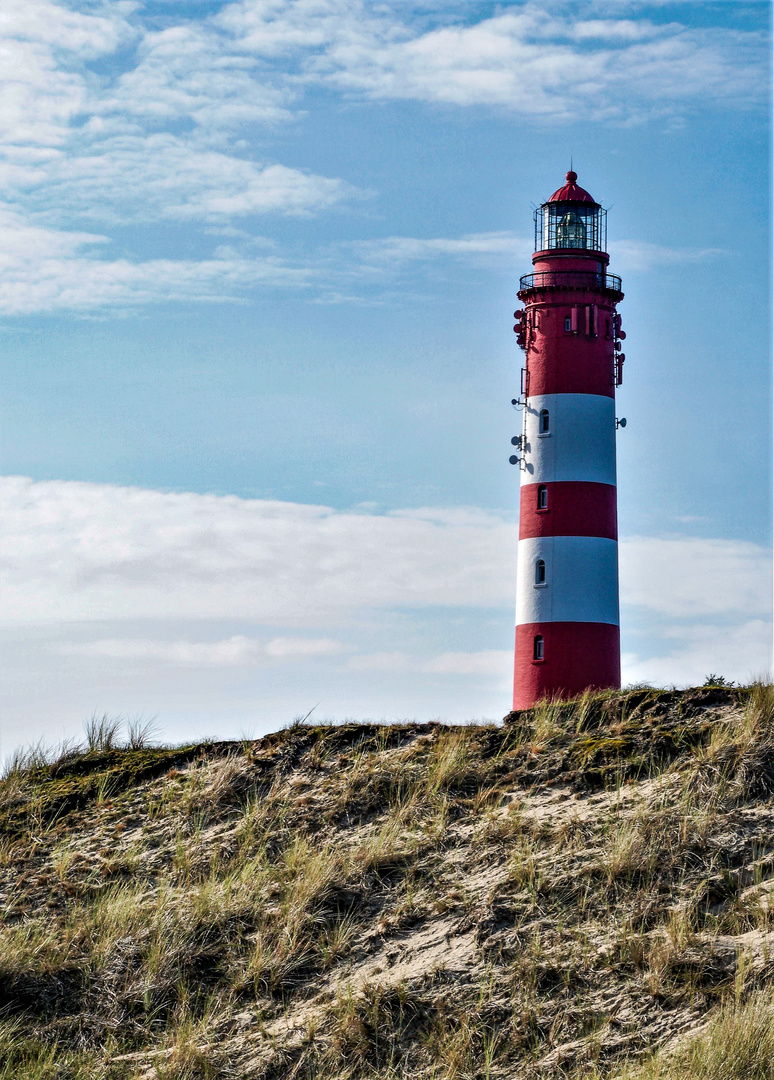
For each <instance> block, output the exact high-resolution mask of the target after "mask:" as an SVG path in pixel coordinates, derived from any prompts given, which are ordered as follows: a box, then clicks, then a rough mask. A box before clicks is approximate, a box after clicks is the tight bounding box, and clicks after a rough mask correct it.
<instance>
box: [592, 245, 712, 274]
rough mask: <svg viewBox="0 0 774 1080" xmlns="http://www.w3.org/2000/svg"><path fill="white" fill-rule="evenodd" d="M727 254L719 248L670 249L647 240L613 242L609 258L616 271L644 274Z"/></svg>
mask: <svg viewBox="0 0 774 1080" xmlns="http://www.w3.org/2000/svg"><path fill="white" fill-rule="evenodd" d="M725 254H727V252H725V251H723V250H722V249H721V248H670V247H666V246H665V245H664V244H653V243H651V242H650V241H647V240H614V241H612V242H611V244H610V257H611V260H612V263H613V264H614V265H615V268H616V269H617V270H621V271H633V272H635V273H636V272H646V271H648V270H652V269H653V268H654V267H655V268H663V267H664V266H668V265H670V264H675V263H677V264H679V263H692V262H704V260H705V259H716V258H719V257H720V256H721V255H725Z"/></svg>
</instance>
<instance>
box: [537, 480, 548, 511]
mask: <svg viewBox="0 0 774 1080" xmlns="http://www.w3.org/2000/svg"><path fill="white" fill-rule="evenodd" d="M537 508H538V510H547V509H548V488H547V487H546V485H545V484H538V489H537Z"/></svg>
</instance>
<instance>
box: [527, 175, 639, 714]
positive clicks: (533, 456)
mask: <svg viewBox="0 0 774 1080" xmlns="http://www.w3.org/2000/svg"><path fill="white" fill-rule="evenodd" d="M576 180H577V176H576V174H575V173H574V172H569V173H567V183H566V185H565V186H564V187H563V188H560V190H559V191H557V192H555V193H554V194H553V195H552V196H551V198H550V199H549V200H548V201H547V202H545V203H543V205H542V206H541V207H540V208H539V209H538V210H537V211H536V212H535V254H534V255H533V258H532V262H533V264H534V272H533V273H532V274H528V275H526V276H525V277H523V278H522V279H521V287H520V289H519V299H520V300H521V301H522V302H523V304H524V310H523V312H520V313H517V316H518V318H519V320H520V321H519V323H518V324H517V327H516V329H517V331H518V333H519V344H520V345H521V347H522V348H523V349H524V351H525V353H526V363H525V369H524V373H523V383H522V386H523V391H524V399H523V408H524V428H523V432H522V435H521V439H520V442H521V451H522V453H521V457H520V458H515V459H512V460H517V461H518V463H519V465H520V467H521V511H520V525H519V567H518V580H517V597H516V651H515V664H514V688H513V707H514V709H524V708H528V707H529V706H531V705H533V704H535V702H537V701H539V700H541V699H543V698H551V697H565V698H566V697H571V696H574V695H576V694H579V693H581V692H582V691H583V690H585V689H588V688H591V687H594V688H601V687H617V686H620V683H621V670H620V640H619V626H618V622H619V617H618V544H617V539H618V529H617V521H616V518H617V514H616V475H615V474H616V469H615V431H616V419H615V387H616V384H617V381H618V378H619V376H620V370H621V362H622V360H623V357H622V356H621V357H620V360H619V356H620V353H619V350H620V341H619V339H618V332H619V330H620V318H619V316H618V314H617V312H616V304H617V303H618V302H619V301H620V300H622V299H623V293H622V292H621V280H620V278H617V277H614V276H613V275H611V274H609V273H608V272H607V266H608V262H609V257H608V255H607V252H606V246H607V235H606V229H607V226H606V211H605V210H603V209H602V207H601V206H600V205H599V204H598V203H597V202H595V201H594V199H593V198H592V197H591V195H589V193H588V192H587V191H584V190H583V188H581V187H579V186H578V185H577V183H576ZM517 441H519V440H517Z"/></svg>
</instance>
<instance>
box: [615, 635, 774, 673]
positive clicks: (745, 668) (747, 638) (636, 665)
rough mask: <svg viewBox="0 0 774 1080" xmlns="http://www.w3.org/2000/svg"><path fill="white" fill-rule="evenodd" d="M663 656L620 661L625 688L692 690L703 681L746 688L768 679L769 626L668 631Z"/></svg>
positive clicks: (633, 656) (773, 667)
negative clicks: (710, 678)
mask: <svg viewBox="0 0 774 1080" xmlns="http://www.w3.org/2000/svg"><path fill="white" fill-rule="evenodd" d="M664 637H665V639H666V640H665V641H664V642H663V646H667V647H666V648H664V647H662V650H661V651H660V652H659V653H658V654H657V655H656V656H649V657H647V658H644V657H642V656H639V655H636V654H634V653H630V654H628V655H627V654H625V655H624V656H622V657H621V672H622V679H623V682H624V684H626V683H640V682H646V683H652V684H653V685H654V686H672V685H676V686H696V685H697V684H701V683H703V682H704V680H705V679H706V677H707V675H709V674H715V675H723V676H724V677H725V678H726V679H733V680H735V681H736V682H741V683H746V682H749V681H750V680H751V679H753V678H758V677H761V676H764V677H765V676H770V675H771V674H772V672H773V671H774V664H773V663H772V624H771V623H770V622H768V621H766V620H765V619H750V620H747V621H745V622H742V623H740V624H738V625H734V626H727V625H716V624H712V623H709V624H704V625H693V626H680V627H673V628H671V629H668V630H667V631H666V632H665V634H664Z"/></svg>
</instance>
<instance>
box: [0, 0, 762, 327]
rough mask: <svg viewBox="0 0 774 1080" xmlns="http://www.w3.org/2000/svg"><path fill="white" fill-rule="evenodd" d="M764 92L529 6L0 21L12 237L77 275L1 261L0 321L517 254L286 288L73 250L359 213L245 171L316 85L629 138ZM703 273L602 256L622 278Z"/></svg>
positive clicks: (425, 251)
mask: <svg viewBox="0 0 774 1080" xmlns="http://www.w3.org/2000/svg"><path fill="white" fill-rule="evenodd" d="M632 10H634V9H632ZM623 14H624V15H626V11H625V9H624V12H623ZM92 61H98V65H97V66H96V67H95V66H93V65H91V62H92ZM766 85H767V67H766V51H765V44H764V42H763V41H762V39H761V37H760V35H756V34H753V33H743V32H741V31H739V32H737V31H733V30H729V29H728V28H723V29H721V28H714V29H713V28H711V27H710V28H704V29H701V28H690V27H686V26H684V25H681V24H679V23H677V22H672V23H667V24H655V23H653V22H651V21H649V20H648V19H647V18H642V17H631V16H627V17H621V12H620V11H615V10H612V9H611V10H608V11H606V10H605V9H604V5H603V6H600V5H599V4H593V5H592V4H589V5H588V7H586V8H582V9H577V8H571V7H568V6H567V5H564V4H556V3H554V4H550V5H546V4H541V5H538V4H536V3H533V2H527V3H523V4H520V5H518V6H513V5H512V6H510V7H506V8H505V9H503V10H500V11H498V12H497V13H496V14H495V15H494V16H492V17H490V18H478V19H476V18H475V17H474V13H473V9H465V10H464V11H457V12H454V11H452V12H450V11H448V10H446V9H443V8H441V7H438V8H437V9H433V8H432V7H431V8H430V9H428V11H427V12H426V13H425V15H424V16H423V17H422V18H421V19H419V18H414V17H413V16H412V15H411V14H410V13H409V12H408V11H407V9H406V8H405V7H402V6H399V5H393V6H390V5H389V4H387V5H378V6H375V5H371V4H367V3H363V2H362V0H241V2H237V3H233V4H227V5H225V6H224V7H222V8H220V10H219V11H217V12H216V13H214V14H212V15H206V14H201V15H198V16H197V15H193V16H192V15H191V14H190V13H189V14H188V15H187V16H183V15H179V16H173V17H171V18H170V19H169V20H168V21H167V24H166V25H165V26H164V27H163V28H161V29H159V28H158V27H157V26H155V25H152V24H151V23H150V22H149V20H148V16H147V14H146V12H145V10H144V9H143V8H142V7H140V6H138V5H137V4H135V3H133V2H126V3H124V2H119V0H113V2H111V3H102V4H100V3H95V4H89V5H80V4H76V3H75V2H74V0H70V2H68V0H4V2H3V5H2V10H1V11H0V186H1V187H2V190H3V192H4V197H5V198H6V199H7V200H8V202H9V204H14V206H15V211H16V214H17V218H18V220H19V222H21V226H20V227H21V228H29V229H35V228H38V229H40V228H43V227H45V228H47V229H49V230H58V232H59V235H58V236H57V237H56V238H55V242H56V243H58V244H60V245H63V244H64V245H66V244H67V243H68V241H67V240H66V239H63V236H65V237H66V236H67V235H69V236H70V237H71V240H70V241H69V242H70V244H71V246H72V247H74V248H77V249H78V256H77V258H76V257H75V256H74V255H73V254H71V255H70V256H69V257H68V260H67V262H66V264H64V263H62V264H60V263H52V262H50V261H47V262H45V263H44V264H43V265H41V267H40V268H39V272H38V273H36V268H35V267H34V265H33V264H32V260H31V259H27V258H26V257H25V256H24V254H23V253H22V256H21V258H20V259H18V258H17V256H16V255H15V254H14V251H15V250H16V249H12V253H11V262H12V263H14V265H13V267H12V268H11V272H10V274H9V278H8V281H7V282H6V284H5V287H4V290H3V291H4V295H3V297H2V301H1V304H2V310H4V311H6V312H29V311H41V310H61V309H64V308H67V307H70V308H72V309H75V310H83V309H98V308H100V307H102V306H111V305H116V304H118V305H122V304H137V303H146V302H150V301H153V300H157V299H191V298H194V299H224V298H229V297H234V296H238V295H240V291H241V290H242V289H243V288H246V287H249V286H250V285H253V286H254V285H260V284H276V283H278V282H280V283H286V282H287V281H288V280H289V279H290V278H293V279H294V280H296V281H297V280H298V279H299V278H300V277H303V278H308V277H309V276H310V275H314V274H315V273H316V274H317V275H318V277H319V279H320V281H321V282H322V283H323V284H322V286H321V294H324V295H325V296H326V297H327V298H328V299H336V298H337V297H341V296H342V295H349V294H350V293H351V292H352V287H351V283H352V282H354V281H356V283H357V285H356V289H355V291H356V292H358V293H359V294H362V292H363V288H364V287H367V285H368V283H369V282H371V283H373V282H374V281H375V280H376V279H377V278H378V277H379V275H381V276H382V277H384V276H385V275H388V274H389V273H393V274H396V273H398V272H399V269H400V268H401V267H403V266H405V265H408V264H411V263H417V262H418V261H427V260H430V259H440V258H464V259H468V260H469V261H472V262H473V263H478V264H486V263H487V262H491V261H492V260H493V259H496V258H498V257H511V256H512V257H514V258H516V257H522V256H526V255H527V254H528V253H529V245H528V244H527V243H526V242H525V241H524V240H522V239H521V238H519V237H516V236H513V235H512V234H510V233H507V232H501V233H482V234H472V235H467V236H462V237H457V238H453V237H452V238H445V237H435V238H424V239H419V238H411V237H389V238H387V239H385V240H382V241H376V242H370V243H363V244H360V245H357V244H355V245H350V246H349V249H347V253H348V259H349V261H348V262H347V259H346V258H345V257H344V256H343V255H342V252H344V251H345V248H344V247H343V246H342V247H340V248H339V249H338V252H337V254H335V255H334V256H333V257H331V256H327V257H326V256H324V255H320V254H318V255H317V256H313V257H310V256H309V255H308V253H307V256H306V260H307V266H306V268H302V267H298V266H297V267H295V268H292V267H290V266H288V265H287V264H286V262H283V263H282V264H280V263H279V262H278V261H275V262H274V263H267V262H265V261H264V262H260V263H257V262H255V261H254V260H251V259H241V258H236V259H233V260H225V261H224V260H217V259H216V260H212V259H208V258H206V257H205V258H204V259H203V260H202V262H201V264H199V265H196V264H194V263H193V262H191V261H176V260H159V261H154V262H149V261H146V260H140V259H137V258H127V259H125V260H117V261H115V260H114V261H110V257H109V255H108V253H107V248H106V247H105V245H104V243H103V244H102V246H101V247H84V242H83V239H82V237H83V230H82V226H83V223H84V220H88V221H89V222H95V223H97V224H96V226H95V227H96V230H97V231H98V232H99V233H100V234H102V233H104V231H105V228H106V227H109V226H110V225H113V224H115V223H117V222H120V223H127V222H131V223H135V222H155V221H167V222H173V223H180V222H184V223H186V224H188V225H189V226H190V225H191V224H193V223H196V222H199V223H202V224H205V225H206V224H212V223H218V224H224V225H227V224H228V223H229V222H230V221H232V220H233V219H235V218H239V219H249V218H251V217H254V216H255V215H266V214H283V215H300V214H317V213H322V212H325V211H327V210H329V209H330V208H332V207H335V206H338V205H341V204H346V203H347V202H348V201H351V200H352V199H353V198H357V197H360V195H361V194H362V193H359V192H357V191H356V190H355V188H354V187H353V186H352V185H350V184H347V183H346V182H345V181H344V180H342V179H340V178H337V177H327V176H321V175H317V174H315V173H313V172H311V171H309V170H307V169H304V168H302V167H298V166H296V167H292V168H291V167H289V166H286V165H284V164H282V163H280V162H277V161H274V160H270V159H268V158H267V155H266V154H265V153H258V152H256V147H257V145H258V142H259V140H258V139H256V137H255V132H254V127H255V125H261V126H262V127H263V129H264V130H267V129H269V128H271V127H272V126H274V125H277V124H279V123H283V124H285V123H288V122H290V121H292V120H293V118H294V117H295V116H297V115H298V112H299V109H300V107H301V106H302V104H303V99H302V95H304V94H309V93H314V92H315V89H319V87H320V86H325V87H326V88H328V89H330V88H331V87H338V88H339V89H340V90H343V91H344V92H345V93H347V94H349V95H354V96H357V97H360V98H363V97H365V98H380V99H389V98H412V99H415V100H419V101H426V102H445V103H452V104H456V105H459V106H462V107H465V106H469V105H479V106H480V105H488V106H495V107H498V108H503V109H508V110H512V111H515V112H520V113H522V114H525V115H531V116H538V117H540V118H541V119H546V120H557V121H564V120H567V119H568V118H571V117H574V116H575V115H577V112H578V109H583V111H584V115H586V116H587V117H592V118H596V119H605V118H610V119H614V120H616V121H621V122H629V121H632V120H636V119H642V118H643V117H644V116H647V115H650V114H652V113H654V112H655V113H657V114H659V115H662V114H663V115H670V116H679V115H680V114H681V112H682V111H684V110H685V109H686V108H690V107H693V105H694V104H696V105H699V104H700V105H701V106H702V107H705V106H706V104H707V102H711V103H712V104H714V105H718V106H725V105H726V104H731V105H734V106H735V107H739V106H742V105H746V104H750V103H751V102H754V101H759V100H764V99H765V96H766V94H765V90H766ZM49 237H50V238H51V239H52V240H54V238H53V237H52V234H49ZM89 243H90V244H94V243H96V241H95V240H92V241H90V242H89ZM353 253H354V255H355V260H354V261H353V260H352V254H353ZM714 254H717V253H716V252H714V251H710V250H705V251H696V252H692V251H682V252H674V251H671V252H670V251H667V250H664V249H660V248H658V247H656V246H655V245H650V244H646V243H637V242H621V243H619V244H618V245H617V247H616V258H617V261H618V262H620V264H621V267H622V268H624V269H626V268H632V269H645V268H647V267H649V266H652V265H653V263H654V261H656V260H658V262H659V265H663V264H664V262H665V261H681V262H682V261H691V260H694V259H698V258H706V257H711V256H712V255H714ZM326 258H327V265H326ZM345 264H346V265H345ZM315 267H316V268H315ZM348 282H349V283H350V285H348V284H347V283H348Z"/></svg>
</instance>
